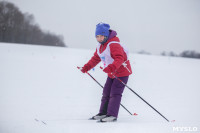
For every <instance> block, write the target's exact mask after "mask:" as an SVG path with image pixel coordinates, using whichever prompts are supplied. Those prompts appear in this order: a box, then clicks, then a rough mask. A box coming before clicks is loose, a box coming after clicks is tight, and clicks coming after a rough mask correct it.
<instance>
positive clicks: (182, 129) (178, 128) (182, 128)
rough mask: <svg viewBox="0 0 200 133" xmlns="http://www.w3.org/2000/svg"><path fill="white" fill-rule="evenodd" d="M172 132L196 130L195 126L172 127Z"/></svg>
mask: <svg viewBox="0 0 200 133" xmlns="http://www.w3.org/2000/svg"><path fill="white" fill-rule="evenodd" d="M173 131H174V132H197V131H198V128H197V127H173Z"/></svg>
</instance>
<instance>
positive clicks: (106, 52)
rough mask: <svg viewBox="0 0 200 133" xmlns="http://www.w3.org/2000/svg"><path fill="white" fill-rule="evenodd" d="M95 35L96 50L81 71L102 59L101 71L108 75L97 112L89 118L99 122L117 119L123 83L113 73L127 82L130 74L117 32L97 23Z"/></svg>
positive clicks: (124, 49)
mask: <svg viewBox="0 0 200 133" xmlns="http://www.w3.org/2000/svg"><path fill="white" fill-rule="evenodd" d="M95 37H96V40H97V41H98V45H97V48H96V51H95V53H94V55H93V57H92V58H91V59H90V60H89V61H88V63H86V64H85V65H84V66H83V67H81V71H82V72H83V73H86V72H87V71H89V70H90V69H92V68H93V67H95V66H96V65H97V64H98V63H99V62H101V61H102V62H103V65H104V69H103V71H104V72H105V73H107V74H108V77H107V80H106V83H105V85H104V88H103V95H102V99H101V105H100V110H99V113H98V114H97V115H95V116H93V117H92V118H90V119H91V120H99V121H100V122H112V121H117V118H118V113H119V107H120V102H121V97H122V93H123V91H124V88H125V85H123V84H122V83H121V82H120V81H119V80H117V79H116V78H115V77H114V76H113V75H115V76H116V77H118V78H119V79H120V80H122V81H123V82H124V83H125V84H127V82H128V78H129V75H130V74H132V70H131V65H130V61H129V60H128V50H127V49H126V48H125V47H124V46H123V45H122V44H121V43H120V40H119V38H118V37H117V32H116V31H114V30H111V29H110V25H109V24H106V23H99V24H97V25H96V31H95Z"/></svg>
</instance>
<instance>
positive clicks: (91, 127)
mask: <svg viewBox="0 0 200 133" xmlns="http://www.w3.org/2000/svg"><path fill="white" fill-rule="evenodd" d="M93 52H94V50H83V49H71V48H59V47H48V46H35V45H23V44H8V43H0V64H1V65H0V133H79V132H80V133H83V132H84V133H90V132H91V133H94V132H95V133H102V132H105V133H110V132H114V133H122V132H123V133H126V132H137V133H148V132H149V133H161V132H162V133H170V132H181V131H180V130H179V131H174V130H173V128H176V127H180V128H184V127H187V128H192V129H196V128H197V131H196V130H193V132H199V131H200V120H199V118H200V114H199V112H200V104H199V101H200V97H199V94H200V90H199V89H200V82H199V79H200V69H199V68H200V60H197V59H187V58H178V57H162V56H153V55H139V54H130V61H131V65H132V68H133V73H134V74H133V75H131V76H130V78H129V82H128V86H129V87H131V88H132V89H133V90H134V91H135V92H137V93H138V94H139V95H140V96H141V97H143V98H144V99H145V100H146V101H147V102H149V103H150V104H151V105H152V106H153V107H155V108H156V109H157V110H158V111H159V112H160V113H162V114H163V115H164V116H165V117H166V118H167V119H169V120H170V121H172V120H175V122H167V121H166V120H165V119H163V118H162V117H161V116H160V115H159V114H158V113H156V112H155V111H154V110H153V109H151V108H150V107H149V106H148V105H147V104H145V103H144V102H143V101H142V100H141V99H139V98H138V97H137V96H136V95H135V94H133V93H132V92H131V91H130V90H128V88H126V89H125V91H124V93H123V98H122V102H121V103H122V104H123V105H124V106H125V107H127V108H128V109H129V110H130V111H131V112H132V113H137V114H138V115H137V116H131V115H130V114H128V113H127V112H126V111H125V110H124V109H123V108H120V112H119V118H118V121H117V122H114V123H96V121H90V120H88V118H90V117H91V116H93V115H95V114H97V113H98V110H99V105H100V100H101V95H102V88H101V87H100V86H99V85H98V84H97V83H96V82H94V81H93V80H92V79H91V78H90V77H89V76H88V75H87V74H82V73H81V72H80V71H79V70H78V69H77V66H83V65H84V64H85V63H86V62H87V61H88V60H89V59H90V58H91V56H92V55H93ZM99 66H100V65H98V66H97V67H95V70H91V71H90V74H91V75H92V76H93V77H95V78H96V79H97V81H99V82H100V83H101V84H102V85H104V83H105V80H106V77H107V76H106V74H105V73H103V72H102V70H101V69H99ZM185 130H186V129H185ZM182 132H184V130H182Z"/></svg>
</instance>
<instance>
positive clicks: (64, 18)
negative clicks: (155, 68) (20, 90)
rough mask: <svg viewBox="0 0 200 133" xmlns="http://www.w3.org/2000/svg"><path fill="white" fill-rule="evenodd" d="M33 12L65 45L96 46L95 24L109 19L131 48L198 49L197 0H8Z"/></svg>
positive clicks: (199, 10) (199, 21)
mask: <svg viewBox="0 0 200 133" xmlns="http://www.w3.org/2000/svg"><path fill="white" fill-rule="evenodd" d="M8 1H10V2H12V3H14V4H15V5H16V6H17V7H19V8H20V10H21V11H22V12H23V13H25V12H28V13H30V14H33V15H34V17H35V21H36V23H37V24H39V25H40V27H41V28H42V29H43V30H46V31H50V32H53V33H55V34H59V35H63V36H64V39H65V40H64V41H65V43H66V45H67V46H68V47H72V48H89V49H95V47H96V44H97V42H96V39H95V34H94V33H95V28H96V24H97V23H99V22H105V23H109V24H110V25H111V29H114V30H116V31H117V33H118V37H119V38H120V40H121V42H122V43H123V44H124V45H126V46H127V47H128V48H129V50H130V51H131V52H137V51H141V50H145V51H148V52H150V53H152V54H160V53H161V52H162V51H174V52H175V53H178V54H179V53H180V52H182V51H184V50H196V51H198V52H200V0H8Z"/></svg>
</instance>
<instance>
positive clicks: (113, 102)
mask: <svg viewBox="0 0 200 133" xmlns="http://www.w3.org/2000/svg"><path fill="white" fill-rule="evenodd" d="M128 77H129V76H126V77H118V78H119V79H121V80H122V81H123V82H124V83H125V84H126V83H127V82H128ZM124 87H125V85H123V84H122V83H121V82H120V81H119V80H118V79H116V78H114V79H111V78H110V77H108V78H107V80H106V83H105V86H104V88H103V96H102V99H101V106H100V110H99V113H103V114H106V115H111V116H114V117H117V116H118V113H119V107H120V102H121V97H122V93H123V91H124Z"/></svg>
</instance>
